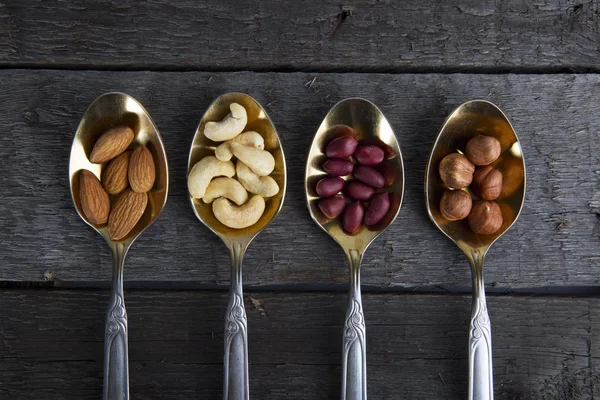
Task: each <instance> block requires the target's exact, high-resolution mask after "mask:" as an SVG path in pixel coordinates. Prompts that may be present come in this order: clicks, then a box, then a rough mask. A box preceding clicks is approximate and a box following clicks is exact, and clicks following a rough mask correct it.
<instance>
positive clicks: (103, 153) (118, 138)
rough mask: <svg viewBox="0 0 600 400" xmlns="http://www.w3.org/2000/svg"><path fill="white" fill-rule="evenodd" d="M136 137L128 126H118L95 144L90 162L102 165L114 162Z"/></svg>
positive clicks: (103, 135) (104, 134) (108, 131)
mask: <svg viewBox="0 0 600 400" xmlns="http://www.w3.org/2000/svg"><path fill="white" fill-rule="evenodd" d="M134 137H135V135H134V133H133V130H131V128H130V127H128V126H117V127H115V128H112V129H109V130H107V131H106V132H104V133H103V134H102V136H100V138H99V139H98V140H97V141H96V144H94V148H93V149H92V154H91V155H90V161H91V162H93V163H96V164H101V163H104V162H107V161H110V160H112V159H113V158H115V157H116V156H118V155H119V154H121V153H122V152H124V151H125V150H127V147H129V145H130V144H131V142H133V138H134Z"/></svg>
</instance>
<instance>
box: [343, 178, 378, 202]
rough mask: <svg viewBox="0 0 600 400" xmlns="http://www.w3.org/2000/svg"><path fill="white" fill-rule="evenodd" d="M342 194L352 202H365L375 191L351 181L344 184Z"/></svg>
mask: <svg viewBox="0 0 600 400" xmlns="http://www.w3.org/2000/svg"><path fill="white" fill-rule="evenodd" d="M344 193H345V194H346V195H347V196H348V197H350V198H352V199H354V200H360V201H367V200H369V199H370V198H371V196H373V193H375V189H373V188H372V187H371V186H368V185H365V184H364V183H362V182H358V181H351V182H346V185H345V186H344Z"/></svg>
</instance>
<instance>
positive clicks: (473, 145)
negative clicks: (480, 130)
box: [466, 135, 502, 165]
mask: <svg viewBox="0 0 600 400" xmlns="http://www.w3.org/2000/svg"><path fill="white" fill-rule="evenodd" d="M501 151H502V146H500V142H499V141H498V139H496V138H495V137H492V136H484V135H477V136H475V137H474V138H472V139H471V140H469V142H468V143H467V148H466V153H467V157H469V160H471V162H472V163H473V164H475V165H489V164H491V163H493V162H494V161H496V159H497V158H498V157H500V152H501Z"/></svg>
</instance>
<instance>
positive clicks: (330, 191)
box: [316, 176, 346, 197]
mask: <svg viewBox="0 0 600 400" xmlns="http://www.w3.org/2000/svg"><path fill="white" fill-rule="evenodd" d="M345 182H346V181H345V180H343V179H342V178H340V177H338V176H333V177H329V178H323V179H321V180H320V181H319V182H317V187H316V191H317V194H318V195H319V196H321V197H331V196H335V195H336V194H338V193H339V192H340V190H342V188H343V187H344V183H345Z"/></svg>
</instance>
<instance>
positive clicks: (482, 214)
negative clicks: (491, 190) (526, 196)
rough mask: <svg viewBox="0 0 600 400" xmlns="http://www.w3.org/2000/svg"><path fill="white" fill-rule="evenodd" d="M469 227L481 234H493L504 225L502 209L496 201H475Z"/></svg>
mask: <svg viewBox="0 0 600 400" xmlns="http://www.w3.org/2000/svg"><path fill="white" fill-rule="evenodd" d="M468 220H469V227H471V230H472V231H473V232H475V233H477V234H479V235H492V234H494V233H496V232H497V231H498V229H500V228H501V227H502V222H503V220H502V211H501V210H500V206H499V205H498V204H497V203H496V202H495V201H487V200H479V201H476V202H475V203H473V208H472V209H471V213H470V214H469V219H468Z"/></svg>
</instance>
